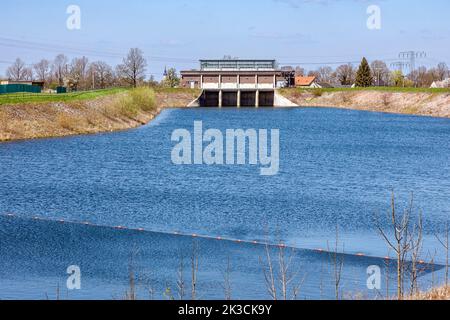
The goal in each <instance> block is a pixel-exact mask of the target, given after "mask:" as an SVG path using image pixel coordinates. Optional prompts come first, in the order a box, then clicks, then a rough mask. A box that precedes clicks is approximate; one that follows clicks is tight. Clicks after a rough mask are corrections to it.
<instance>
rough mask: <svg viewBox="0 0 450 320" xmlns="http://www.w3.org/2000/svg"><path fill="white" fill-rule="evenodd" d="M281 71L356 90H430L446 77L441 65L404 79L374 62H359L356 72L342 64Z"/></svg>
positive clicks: (382, 62)
mask: <svg viewBox="0 0 450 320" xmlns="http://www.w3.org/2000/svg"><path fill="white" fill-rule="evenodd" d="M283 69H284V70H295V73H296V75H298V76H314V77H316V79H317V81H318V82H323V83H329V84H331V85H342V86H351V85H353V84H355V85H356V86H360V87H368V86H393V87H430V86H431V84H432V83H433V82H436V81H444V80H445V79H447V78H449V77H450V70H449V67H448V66H447V64H446V63H445V62H441V63H439V64H438V65H437V66H436V67H433V68H430V69H427V68H426V67H424V66H421V67H419V68H417V69H416V70H414V71H412V72H410V73H409V74H407V75H405V74H403V72H402V71H400V70H391V69H390V68H389V67H388V66H387V64H386V63H385V62H384V61H381V60H374V61H373V62H372V63H371V64H370V65H369V63H368V62H367V59H366V58H363V60H362V62H361V65H360V66H359V68H355V67H354V65H353V64H351V63H348V64H343V65H340V66H338V67H337V68H336V69H333V68H332V67H330V66H321V67H319V68H318V69H316V70H310V71H306V70H305V69H304V68H302V67H296V68H293V67H292V66H287V67H284V68H283Z"/></svg>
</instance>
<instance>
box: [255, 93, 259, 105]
mask: <svg viewBox="0 0 450 320" xmlns="http://www.w3.org/2000/svg"><path fill="white" fill-rule="evenodd" d="M255 107H256V108H259V90H256V99H255Z"/></svg>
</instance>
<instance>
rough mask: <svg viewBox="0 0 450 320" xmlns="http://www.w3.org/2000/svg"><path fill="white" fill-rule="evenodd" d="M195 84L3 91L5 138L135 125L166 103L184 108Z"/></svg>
mask: <svg viewBox="0 0 450 320" xmlns="http://www.w3.org/2000/svg"><path fill="white" fill-rule="evenodd" d="M198 94H199V92H197V91H196V90H190V89H159V88H158V89H150V88H137V89H121V88H117V89H107V90H98V91H89V92H80V93H68V94H60V95H54V94H22V93H20V94H11V95H0V141H11V140H22V139H38V138H47V137H59V136H70V135H80V134H93V133H99V132H111V131H118V130H126V129H130V128H135V127H138V126H140V125H143V124H146V123H148V122H149V121H151V120H152V119H153V118H154V117H155V116H156V115H157V114H158V113H159V112H160V111H161V109H163V108H168V107H184V106H186V105H187V104H188V103H189V102H191V101H192V100H193V99H195V98H196V97H197V96H198Z"/></svg>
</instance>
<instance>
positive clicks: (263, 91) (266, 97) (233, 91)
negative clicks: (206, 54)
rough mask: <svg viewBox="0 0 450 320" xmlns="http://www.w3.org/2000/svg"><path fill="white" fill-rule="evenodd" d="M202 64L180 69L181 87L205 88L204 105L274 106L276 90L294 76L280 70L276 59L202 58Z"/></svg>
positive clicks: (201, 98) (201, 99)
mask: <svg viewBox="0 0 450 320" xmlns="http://www.w3.org/2000/svg"><path fill="white" fill-rule="evenodd" d="M200 66H201V70H191V71H182V72H181V86H182V87H184V88H197V89H203V92H202V95H201V96H200V98H199V99H198V105H199V106H201V107H273V106H274V105H275V100H276V99H275V90H276V89H277V88H282V87H287V86H289V85H290V83H291V82H292V80H293V78H294V74H293V73H292V72H287V71H281V70H277V68H276V62H275V60H201V61H200Z"/></svg>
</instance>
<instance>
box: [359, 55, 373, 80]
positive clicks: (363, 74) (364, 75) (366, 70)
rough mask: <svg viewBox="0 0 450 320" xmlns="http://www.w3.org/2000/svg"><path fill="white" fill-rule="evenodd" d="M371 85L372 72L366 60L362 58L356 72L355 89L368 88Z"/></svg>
mask: <svg viewBox="0 0 450 320" xmlns="http://www.w3.org/2000/svg"><path fill="white" fill-rule="evenodd" d="M372 84H373V77H372V71H371V70H370V66H369V63H368V62H367V59H366V58H363V59H362V61H361V65H360V66H359V69H358V72H357V73H356V83H355V85H356V86H357V87H370V86H371V85H372Z"/></svg>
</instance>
